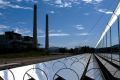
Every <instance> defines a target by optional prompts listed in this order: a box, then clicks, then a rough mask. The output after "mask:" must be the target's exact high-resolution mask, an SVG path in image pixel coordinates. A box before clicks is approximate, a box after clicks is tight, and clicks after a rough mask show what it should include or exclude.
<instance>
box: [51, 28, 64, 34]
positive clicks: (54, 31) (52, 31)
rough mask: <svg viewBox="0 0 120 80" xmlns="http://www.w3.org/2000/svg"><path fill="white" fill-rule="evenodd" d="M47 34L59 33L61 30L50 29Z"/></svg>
mask: <svg viewBox="0 0 120 80" xmlns="http://www.w3.org/2000/svg"><path fill="white" fill-rule="evenodd" d="M49 32H50V33H61V32H62V30H55V29H51V30H50V31H49Z"/></svg>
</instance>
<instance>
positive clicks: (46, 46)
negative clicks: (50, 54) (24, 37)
mask: <svg viewBox="0 0 120 80" xmlns="http://www.w3.org/2000/svg"><path fill="white" fill-rule="evenodd" d="M48 24H49V22H48V14H46V31H45V32H46V34H45V49H46V51H48V48H49V29H48V28H49V27H48Z"/></svg>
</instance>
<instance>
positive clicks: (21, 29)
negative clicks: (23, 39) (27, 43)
mask: <svg viewBox="0 0 120 80" xmlns="http://www.w3.org/2000/svg"><path fill="white" fill-rule="evenodd" d="M13 30H14V31H15V32H16V33H20V34H22V35H27V36H32V31H30V30H29V29H25V28H21V27H17V28H13Z"/></svg>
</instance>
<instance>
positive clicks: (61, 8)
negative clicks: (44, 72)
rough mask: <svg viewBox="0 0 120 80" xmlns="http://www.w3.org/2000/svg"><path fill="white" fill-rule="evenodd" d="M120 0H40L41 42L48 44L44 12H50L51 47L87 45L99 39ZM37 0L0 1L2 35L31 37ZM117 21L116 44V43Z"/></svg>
mask: <svg viewBox="0 0 120 80" xmlns="http://www.w3.org/2000/svg"><path fill="white" fill-rule="evenodd" d="M117 3H118V0H38V1H37V5H38V42H39V43H40V44H42V45H41V47H44V44H45V15H46V14H48V15H49V44H50V47H67V48H73V47H76V46H84V45H88V46H91V47H94V46H95V45H96V43H97V41H98V40H99V38H100V36H101V33H102V32H103V30H104V28H105V26H106V25H107V22H108V21H109V19H110V17H111V15H112V12H113V11H114V9H115V8H116V6H117ZM33 5H34V0H0V34H3V33H4V32H5V31H15V32H17V33H20V34H22V35H23V36H32V27H33ZM116 25H117V24H116V23H115V24H114V25H113V28H114V29H113V32H112V37H113V39H114V40H113V43H114V44H116V43H117V37H116V36H115V35H116V34H117V33H116Z"/></svg>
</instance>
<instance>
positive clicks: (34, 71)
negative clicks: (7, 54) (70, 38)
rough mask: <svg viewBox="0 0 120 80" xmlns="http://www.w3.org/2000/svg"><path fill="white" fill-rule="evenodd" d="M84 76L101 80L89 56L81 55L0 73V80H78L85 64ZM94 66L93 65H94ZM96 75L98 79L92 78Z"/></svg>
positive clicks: (96, 67)
mask: <svg viewBox="0 0 120 80" xmlns="http://www.w3.org/2000/svg"><path fill="white" fill-rule="evenodd" d="M90 57H91V60H90V64H89V66H88V70H87V71H88V72H86V76H87V77H90V78H92V79H95V78H96V79H95V80H102V77H101V75H100V71H99V69H98V66H97V64H95V61H94V60H93V56H91V54H81V55H77V56H72V57H66V58H62V59H57V60H52V61H48V62H43V63H37V64H32V65H27V66H22V67H17V68H12V69H8V70H2V71H0V76H1V77H0V78H1V79H0V80H2V79H3V80H80V79H81V77H82V75H83V73H84V70H85V68H86V66H87V63H88V61H89V59H90ZM94 64H95V65H94ZM94 73H97V74H96V76H98V75H99V77H100V78H98V77H96V76H94Z"/></svg>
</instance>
